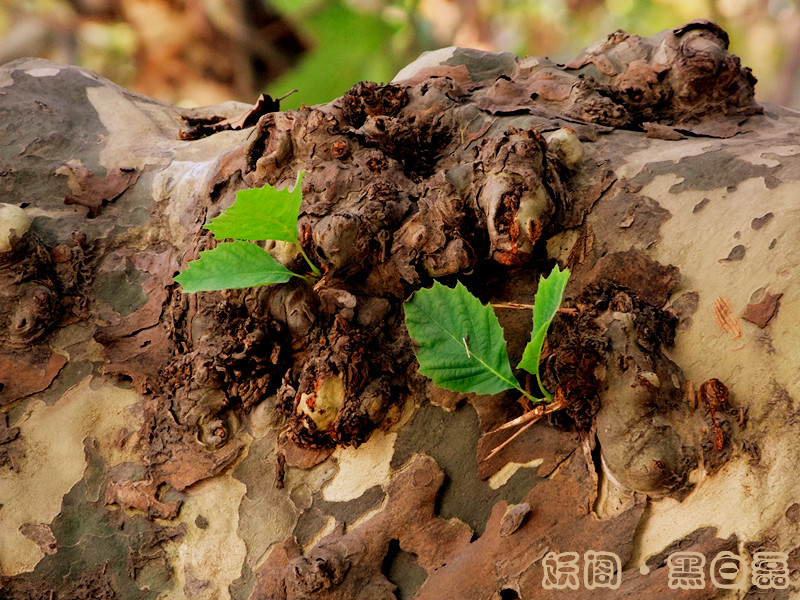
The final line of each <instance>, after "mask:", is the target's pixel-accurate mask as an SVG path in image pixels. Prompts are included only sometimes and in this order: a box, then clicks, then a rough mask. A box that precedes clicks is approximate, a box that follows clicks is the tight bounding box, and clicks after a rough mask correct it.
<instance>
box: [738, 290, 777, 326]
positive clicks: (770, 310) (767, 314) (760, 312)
mask: <svg viewBox="0 0 800 600" xmlns="http://www.w3.org/2000/svg"><path fill="white" fill-rule="evenodd" d="M781 296H783V294H770V293H766V294H764V297H763V298H762V299H761V300H760V301H759V302H756V303H754V304H748V305H747V308H746V309H745V310H744V313H743V314H742V318H743V319H744V320H745V321H750V322H751V323H755V324H756V325H758V326H759V327H760V328H761V329H764V327H766V326H767V323H769V322H770V320H771V319H772V317H774V316H775V314H776V313H777V312H778V305H779V301H780V299H781Z"/></svg>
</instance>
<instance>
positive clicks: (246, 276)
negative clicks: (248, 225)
mask: <svg viewBox="0 0 800 600" xmlns="http://www.w3.org/2000/svg"><path fill="white" fill-rule="evenodd" d="M292 275H294V273H292V272H291V271H290V270H289V269H287V268H286V267H284V266H283V265H282V264H280V263H279V262H278V261H276V260H275V259H274V258H272V256H271V255H270V253H269V252H267V251H266V250H264V249H263V248H260V247H259V246H256V245H255V244H251V243H249V242H242V241H236V242H225V243H222V244H220V245H218V246H217V247H216V248H214V249H213V250H204V251H202V252H201V253H200V258H199V259H198V260H193V261H192V262H190V263H189V266H188V267H187V268H186V269H185V270H184V271H183V272H182V273H181V274H180V275H178V276H177V277H175V281H177V282H178V283H180V284H181V285H182V286H183V291H184V292H186V293H191V292H200V291H207V290H226V289H233V288H246V287H252V286H255V285H267V284H270V283H286V282H287V281H289V279H290V278H291V277H292Z"/></svg>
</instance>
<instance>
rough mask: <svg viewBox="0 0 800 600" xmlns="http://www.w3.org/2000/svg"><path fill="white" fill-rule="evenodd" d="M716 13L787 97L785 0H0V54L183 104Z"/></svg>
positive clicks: (319, 84) (791, 70)
mask: <svg viewBox="0 0 800 600" xmlns="http://www.w3.org/2000/svg"><path fill="white" fill-rule="evenodd" d="M699 17H703V18H709V19H712V20H714V21H716V22H717V23H719V24H720V25H721V26H722V27H723V28H724V29H725V30H727V31H728V33H729V34H730V37H731V51H732V52H734V53H735V54H737V55H739V56H740V57H741V58H742V62H743V63H744V64H745V65H747V66H750V67H751V68H752V69H753V71H754V73H755V74H756V76H757V77H758V79H759V84H758V85H757V87H756V90H757V95H758V98H759V100H761V101H763V102H776V103H780V104H785V105H790V106H792V105H794V106H798V105H800V77H799V76H798V73H799V72H800V10H799V9H798V6H797V4H796V0H0V63H5V62H7V61H9V60H13V59H14V58H18V57H21V56H40V57H44V58H50V59H52V60H56V61H60V62H67V63H72V64H79V65H83V66H86V67H88V68H90V69H93V70H95V71H97V72H99V73H101V74H102V75H104V76H106V77H108V78H110V79H112V80H113V81H115V82H117V83H119V84H120V85H123V86H125V87H128V88H131V89H134V90H136V91H138V92H140V93H143V94H147V95H149V96H153V97H156V98H159V99H161V100H163V101H165V102H169V103H173V104H181V105H186V106H192V105H205V104H215V103H218V102H223V101H225V100H231V99H235V100H240V101H243V102H248V103H252V102H254V101H255V99H256V97H257V95H258V93H259V92H261V91H266V92H268V93H270V94H272V95H273V96H280V95H283V94H284V93H285V92H287V91H289V90H291V89H293V88H296V89H298V90H299V91H298V92H297V93H296V94H294V95H292V96H290V97H289V98H287V99H286V100H285V101H284V102H283V104H282V106H283V107H285V108H294V107H296V106H298V105H299V104H300V103H301V102H302V103H305V104H316V103H320V102H326V101H328V100H331V99H332V98H335V97H336V96H339V95H341V94H342V93H343V92H344V91H346V90H347V89H348V88H349V87H350V86H351V85H352V84H354V83H356V82H358V81H360V80H372V81H378V82H381V81H389V80H391V79H392V77H393V76H394V74H395V73H396V72H397V71H398V70H399V69H400V68H401V67H402V66H404V65H406V64H407V63H409V62H410V61H412V60H413V59H414V58H416V57H417V56H418V55H419V54H420V53H421V52H423V51H425V50H431V49H434V48H439V47H442V46H450V45H459V46H469V47H473V48H481V49H485V50H493V51H511V52H516V53H517V54H520V55H537V56H549V57H550V58H553V59H555V60H558V61H566V60H569V59H570V58H572V57H574V56H575V55H576V54H577V53H578V52H579V51H580V50H581V49H582V48H584V47H585V46H587V45H589V44H591V43H593V42H595V41H597V40H600V39H602V38H604V37H605V36H606V35H608V34H609V33H611V32H613V31H615V30H616V29H624V30H626V31H628V32H630V33H637V34H639V35H642V36H646V35H650V34H652V33H655V32H657V31H659V30H661V29H666V28H671V27H675V26H678V25H681V24H683V23H684V22H686V21H689V20H691V19H694V18H699Z"/></svg>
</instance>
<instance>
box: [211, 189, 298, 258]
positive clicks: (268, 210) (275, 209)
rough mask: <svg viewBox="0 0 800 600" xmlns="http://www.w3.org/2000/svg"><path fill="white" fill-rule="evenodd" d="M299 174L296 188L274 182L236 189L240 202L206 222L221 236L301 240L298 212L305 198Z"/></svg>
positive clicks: (244, 238)
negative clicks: (279, 186) (282, 186)
mask: <svg viewBox="0 0 800 600" xmlns="http://www.w3.org/2000/svg"><path fill="white" fill-rule="evenodd" d="M302 181H303V174H302V173H300V174H299V175H298V176H297V183H295V185H294V188H293V189H292V190H291V191H289V190H288V189H284V190H276V189H275V188H274V187H272V186H271V185H265V186H264V187H263V188H255V189H252V190H240V191H238V192H236V202H234V203H233V206H231V207H230V208H228V209H227V210H225V211H224V212H223V213H222V214H221V215H219V216H218V217H216V218H215V219H214V220H212V221H211V222H210V223H208V224H207V225H206V229H208V230H209V231H211V233H213V234H214V236H215V237H217V238H219V239H225V238H233V239H237V240H278V241H281V242H294V243H297V215H298V214H299V213H300V204H301V202H302V201H303V196H302V192H301V191H300V184H301V183H302Z"/></svg>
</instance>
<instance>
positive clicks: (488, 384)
mask: <svg viewBox="0 0 800 600" xmlns="http://www.w3.org/2000/svg"><path fill="white" fill-rule="evenodd" d="M404 308H405V315H406V326H407V327H408V332H409V333H410V334H411V336H412V337H413V338H414V339H415V340H417V342H418V343H419V345H420V349H419V352H418V353H417V360H419V372H420V373H422V374H423V375H425V376H426V377H429V378H431V379H432V380H433V383H434V384H436V385H437V386H439V387H441V388H445V389H448V390H453V391H456V392H475V393H476V394H496V393H498V392H502V391H503V390H507V389H509V388H515V389H519V384H518V383H517V381H516V379H514V375H513V374H512V372H511V365H510V363H509V362H508V354H507V353H506V341H505V339H504V338H503V330H502V328H501V327H500V323H499V322H498V321H497V317H496V316H495V314H494V311H493V310H492V308H491V307H490V306H485V305H483V304H481V301H480V300H478V299H477V298H476V297H475V296H473V295H472V294H471V293H470V292H469V291H468V290H467V288H465V287H464V286H463V285H462V284H460V283H459V284H457V285H456V287H455V288H448V287H445V286H443V285H442V284H441V283H439V282H438V281H437V282H434V284H433V287H432V288H429V289H421V290H418V291H417V292H415V293H414V298H413V299H412V300H411V301H410V302H406V304H405V307H404Z"/></svg>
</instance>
